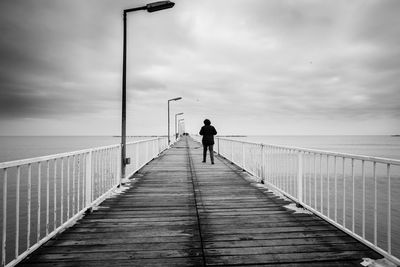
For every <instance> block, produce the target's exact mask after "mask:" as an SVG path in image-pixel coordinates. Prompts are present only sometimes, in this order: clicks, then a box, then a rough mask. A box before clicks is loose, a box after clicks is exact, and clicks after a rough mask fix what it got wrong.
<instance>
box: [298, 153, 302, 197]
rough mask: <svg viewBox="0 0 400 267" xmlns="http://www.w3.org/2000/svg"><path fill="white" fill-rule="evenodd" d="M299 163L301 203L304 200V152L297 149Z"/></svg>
mask: <svg viewBox="0 0 400 267" xmlns="http://www.w3.org/2000/svg"><path fill="white" fill-rule="evenodd" d="M297 156H298V165H297V168H298V170H297V175H298V176H297V199H298V200H299V202H300V203H302V202H303V153H302V152H301V151H297Z"/></svg>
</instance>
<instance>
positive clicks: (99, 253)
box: [19, 137, 381, 267]
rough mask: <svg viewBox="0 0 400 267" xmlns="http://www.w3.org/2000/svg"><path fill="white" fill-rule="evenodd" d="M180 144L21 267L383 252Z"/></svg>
mask: <svg viewBox="0 0 400 267" xmlns="http://www.w3.org/2000/svg"><path fill="white" fill-rule="evenodd" d="M201 153H202V148H200V145H199V144H198V143H195V142H194V141H193V140H192V139H190V138H187V137H186V138H184V139H183V140H181V141H179V142H178V143H177V144H176V145H175V146H174V147H173V148H171V149H169V150H167V151H166V152H164V153H163V154H162V155H161V156H160V157H158V158H157V159H155V160H153V161H152V162H151V163H149V164H148V165H146V166H145V167H144V168H142V169H141V170H140V171H139V172H138V173H136V174H135V175H134V177H133V178H134V180H132V182H131V183H130V184H128V186H129V188H128V189H127V190H126V191H125V192H123V193H121V194H119V195H116V196H114V197H112V198H109V199H107V200H106V201H104V202H103V203H102V204H101V205H100V206H99V208H98V209H97V210H95V211H94V212H92V213H91V214H88V215H86V216H85V217H84V218H83V219H81V220H80V221H78V222H77V223H76V224H75V225H74V226H73V227H71V228H69V229H67V230H66V231H64V232H63V233H62V234H60V235H58V236H57V237H56V238H54V239H52V240H50V241H49V242H47V243H46V244H45V245H44V246H43V247H42V248H40V249H39V250H37V251H36V252H35V253H33V254H32V255H31V256H30V257H29V258H27V259H25V260H24V261H23V262H21V263H20V265H19V266H44V267H46V266H102V267H106V266H213V265H217V266H218V265H220V266H221V265H222V266H232V265H237V266H243V265H246V266H247V265H250V266H251V265H257V266H360V262H361V261H362V258H363V257H368V258H373V259H376V258H381V256H380V255H379V254H377V253H376V252H374V251H372V250H370V249H369V248H368V247H366V246H364V245H363V244H361V243H359V242H358V241H356V240H355V239H353V238H352V237H350V236H348V235H347V234H345V233H343V232H341V231H340V230H338V229H336V228H335V227H333V226H331V225H330V224H328V223H327V222H325V221H323V220H322V219H320V218H319V217H317V216H315V215H312V214H302V213H295V212H294V211H292V210H290V209H287V208H285V207H284V206H286V205H287V204H288V202H287V201H285V200H282V199H281V198H278V197H276V196H275V195H274V194H272V193H271V192H270V191H268V190H267V189H264V188H260V187H257V186H254V185H252V184H251V183H250V182H249V181H248V179H245V178H246V176H248V175H247V174H246V173H244V172H242V170H240V169H239V168H237V167H236V166H235V165H232V164H230V163H229V162H227V161H226V160H224V159H221V158H218V157H217V158H216V163H215V165H211V164H209V163H206V164H204V163H202V162H201Z"/></svg>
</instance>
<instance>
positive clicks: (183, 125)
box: [178, 119, 185, 132]
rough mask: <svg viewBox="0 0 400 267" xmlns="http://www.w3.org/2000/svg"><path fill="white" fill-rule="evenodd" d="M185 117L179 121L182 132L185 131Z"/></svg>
mask: <svg viewBox="0 0 400 267" xmlns="http://www.w3.org/2000/svg"><path fill="white" fill-rule="evenodd" d="M184 121H185V119H180V120H179V121H178V125H180V127H181V130H182V132H184V129H185V123H184Z"/></svg>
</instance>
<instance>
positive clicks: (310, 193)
mask: <svg viewBox="0 0 400 267" xmlns="http://www.w3.org/2000/svg"><path fill="white" fill-rule="evenodd" d="M214 150H215V151H216V152H217V153H219V154H220V155H222V156H223V157H225V158H226V159H228V160H230V161H231V162H233V163H235V164H236V165H238V166H239V167H241V168H243V169H244V170H246V171H247V172H249V173H251V174H252V175H254V176H256V177H258V179H260V180H262V181H263V182H264V183H265V184H266V185H267V186H269V187H271V188H273V189H275V190H277V191H279V192H280V193H282V194H284V195H285V196H287V197H288V198H290V199H292V200H294V201H295V202H297V203H299V204H301V205H302V206H303V207H305V208H306V209H308V210H310V211H312V212H313V213H315V214H316V215H318V216H320V217H321V218H323V219H325V220H326V221H328V222H330V223H331V224H333V225H334V226H336V227H338V228H340V229H341V230H343V231H345V232H346V233H348V234H350V235H352V236H353V237H355V238H356V239H358V240H360V241H361V242H363V243H364V244H366V245H368V246H369V247H371V248H373V249H374V250H376V251H377V252H379V253H381V254H382V255H384V256H385V257H387V258H389V259H390V260H392V261H393V262H395V263H396V264H400V260H399V258H400V192H399V191H400V160H394V159H385V158H377V157H369V156H360V155H352V154H346V153H336V152H329V151H320V150H313V149H304V148H297V147H286V146H278V145H266V144H257V143H251V142H244V141H237V140H231V139H226V138H216V144H215V145H214Z"/></svg>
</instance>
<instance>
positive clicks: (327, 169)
mask: <svg viewBox="0 0 400 267" xmlns="http://www.w3.org/2000/svg"><path fill="white" fill-rule="evenodd" d="M329 180H330V179H329V155H326V181H327V190H328V192H327V194H326V195H327V196H328V199H327V206H328V217H329V216H330V196H331V194H330V184H329V182H330V181H329Z"/></svg>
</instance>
